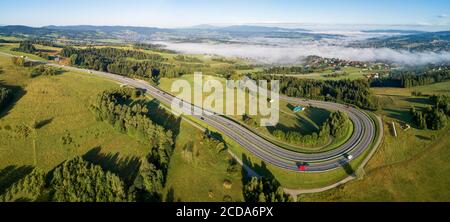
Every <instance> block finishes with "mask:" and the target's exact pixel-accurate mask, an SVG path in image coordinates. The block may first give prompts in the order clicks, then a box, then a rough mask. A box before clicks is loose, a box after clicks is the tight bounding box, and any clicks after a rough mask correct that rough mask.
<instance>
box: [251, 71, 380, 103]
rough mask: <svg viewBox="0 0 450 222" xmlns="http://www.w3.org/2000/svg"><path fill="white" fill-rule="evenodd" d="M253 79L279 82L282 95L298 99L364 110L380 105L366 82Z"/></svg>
mask: <svg viewBox="0 0 450 222" xmlns="http://www.w3.org/2000/svg"><path fill="white" fill-rule="evenodd" d="M250 78H252V79H265V80H279V81H280V93H282V94H284V95H286V96H290V97H297V98H307V99H315V100H325V101H331V102H343V103H348V104H353V105H356V106H358V107H360V108H363V109H369V110H377V109H378V103H377V101H376V100H375V98H374V97H373V95H372V92H371V91H370V86H369V83H368V82H367V81H366V80H348V79H346V80H325V81H322V80H314V79H299V78H295V77H285V76H283V77H270V76H266V75H263V76H261V75H257V74H253V75H250Z"/></svg>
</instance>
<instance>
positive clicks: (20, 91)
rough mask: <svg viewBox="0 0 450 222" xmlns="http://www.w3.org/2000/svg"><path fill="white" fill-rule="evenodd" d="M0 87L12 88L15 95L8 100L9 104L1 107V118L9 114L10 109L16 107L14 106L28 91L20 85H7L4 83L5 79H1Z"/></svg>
mask: <svg viewBox="0 0 450 222" xmlns="http://www.w3.org/2000/svg"><path fill="white" fill-rule="evenodd" d="M0 87H3V88H6V89H10V90H12V92H13V97H12V99H11V100H10V101H9V102H7V105H6V106H1V107H0V119H1V118H3V117H4V116H6V115H8V114H9V111H10V110H12V109H13V108H14V106H15V105H16V104H17V101H19V100H20V99H21V98H22V97H23V96H25V94H26V91H25V90H24V89H23V88H22V87H20V86H11V85H6V84H4V82H3V81H0Z"/></svg>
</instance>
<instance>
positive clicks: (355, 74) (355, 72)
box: [280, 67, 377, 80]
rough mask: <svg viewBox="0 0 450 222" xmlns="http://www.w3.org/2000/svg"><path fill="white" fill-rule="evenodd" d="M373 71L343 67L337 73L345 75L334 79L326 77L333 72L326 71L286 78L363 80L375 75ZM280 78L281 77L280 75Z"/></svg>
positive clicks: (292, 75)
mask: <svg viewBox="0 0 450 222" xmlns="http://www.w3.org/2000/svg"><path fill="white" fill-rule="evenodd" d="M375 72H377V71H376V70H374V71H369V70H365V69H363V68H355V67H344V68H342V70H341V72H339V73H346V75H338V76H336V77H331V76H328V75H330V74H332V73H333V70H331V69H328V70H325V71H323V72H314V73H310V74H289V75H286V76H290V77H295V78H299V79H315V80H342V79H350V80H356V79H364V78H366V77H365V75H367V74H371V73H375ZM280 76H282V75H280Z"/></svg>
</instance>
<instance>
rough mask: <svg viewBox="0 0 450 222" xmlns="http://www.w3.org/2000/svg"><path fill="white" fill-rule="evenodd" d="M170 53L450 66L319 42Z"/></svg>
mask: <svg viewBox="0 0 450 222" xmlns="http://www.w3.org/2000/svg"><path fill="white" fill-rule="evenodd" d="M163 44H164V45H166V46H167V48H169V49H173V50H177V51H180V52H182V53H194V54H214V55H221V56H229V57H241V58H248V59H252V60H254V61H257V62H259V63H265V64H296V63H300V62H301V61H302V59H303V58H304V57H306V56H309V55H317V56H321V57H327V58H340V59H345V60H354V61H392V62H395V63H399V64H408V65H421V64H427V63H438V62H450V52H442V53H435V52H417V53H415V52H409V51H399V50H393V49H388V48H350V47H345V46H342V45H335V44H322V43H317V42H308V43H299V42H297V43H295V44H288V45H283V46H276V45H256V44H211V43H172V42H164V43H163Z"/></svg>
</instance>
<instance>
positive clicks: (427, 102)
mask: <svg viewBox="0 0 450 222" xmlns="http://www.w3.org/2000/svg"><path fill="white" fill-rule="evenodd" d="M403 100H404V101H406V102H410V103H418V104H424V105H433V102H432V101H431V100H430V99H429V98H425V97H419V98H417V97H415V98H405V99H403Z"/></svg>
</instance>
